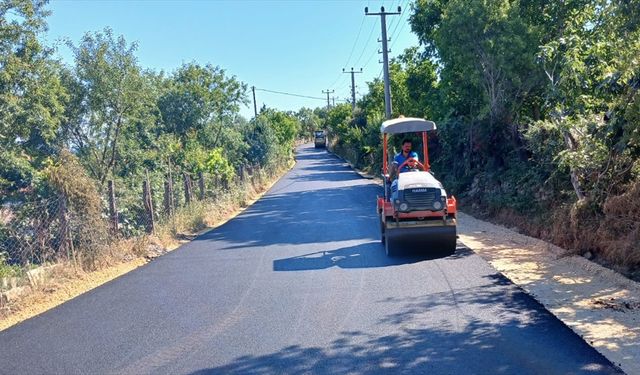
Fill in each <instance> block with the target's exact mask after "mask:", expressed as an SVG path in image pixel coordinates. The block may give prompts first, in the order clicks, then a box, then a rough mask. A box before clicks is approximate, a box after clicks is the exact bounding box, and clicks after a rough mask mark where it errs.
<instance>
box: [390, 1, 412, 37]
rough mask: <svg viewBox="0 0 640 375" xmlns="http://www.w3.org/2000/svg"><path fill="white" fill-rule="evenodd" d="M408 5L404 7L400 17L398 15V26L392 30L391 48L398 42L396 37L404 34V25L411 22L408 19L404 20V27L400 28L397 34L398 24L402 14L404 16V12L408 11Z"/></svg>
mask: <svg viewBox="0 0 640 375" xmlns="http://www.w3.org/2000/svg"><path fill="white" fill-rule="evenodd" d="M407 7H408V4H407V6H405V8H403V9H402V13H401V14H400V17H398V23H396V27H395V28H394V29H393V31H392V32H391V45H390V46H389V48H392V47H393V45H394V44H396V39H397V38H396V37H397V36H400V34H402V30H404V27H405V26H407V24H408V23H409V20H407V21H406V22H402V27H400V30H398V34H396V29H398V25H399V24H400V23H401V20H402V16H404V13H405V12H406V10H407Z"/></svg>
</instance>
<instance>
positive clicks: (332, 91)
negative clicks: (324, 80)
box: [322, 89, 336, 110]
mask: <svg viewBox="0 0 640 375" xmlns="http://www.w3.org/2000/svg"><path fill="white" fill-rule="evenodd" d="M334 92H336V90H331V91H329V89H327V91H324V90H322V93H323V94H327V110H329V107H330V106H331V104H330V103H329V94H333V93H334Z"/></svg>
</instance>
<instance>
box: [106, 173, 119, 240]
mask: <svg viewBox="0 0 640 375" xmlns="http://www.w3.org/2000/svg"><path fill="white" fill-rule="evenodd" d="M108 188H109V218H110V219H111V230H112V231H113V233H114V234H117V233H118V209H117V208H116V190H115V187H114V185H113V180H109V182H108Z"/></svg>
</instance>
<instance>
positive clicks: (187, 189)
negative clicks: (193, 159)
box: [183, 172, 193, 205]
mask: <svg viewBox="0 0 640 375" xmlns="http://www.w3.org/2000/svg"><path fill="white" fill-rule="evenodd" d="M183 176H184V200H185V205H188V204H189V203H191V200H192V199H193V193H192V191H191V177H189V174H188V173H187V172H184V173H183Z"/></svg>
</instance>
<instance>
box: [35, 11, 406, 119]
mask: <svg viewBox="0 0 640 375" xmlns="http://www.w3.org/2000/svg"><path fill="white" fill-rule="evenodd" d="M398 5H400V6H401V7H402V10H403V13H402V15H401V16H389V17H388V18H387V29H388V35H389V37H391V39H392V40H391V42H390V43H389V45H390V48H391V54H390V56H396V55H397V54H399V53H401V52H402V51H403V50H404V49H405V48H406V47H409V46H413V45H417V43H418V41H417V38H416V36H415V35H414V34H412V33H411V27H410V26H409V25H408V17H409V14H410V7H409V2H408V0H387V1H382V0H368V1H367V0H363V1H328V0H325V1H204V0H202V1H177V0H164V1H157V0H146V1H124V0H121V1H115V0H109V1H107V0H100V1H98V0H92V1H68V0H52V1H51V2H50V3H49V6H48V7H49V9H50V10H51V11H52V15H51V16H50V17H49V18H48V24H49V31H48V33H47V38H46V39H47V40H48V42H50V43H54V44H57V45H58V51H57V54H58V56H59V57H60V58H62V60H63V61H65V62H68V63H71V62H72V57H71V53H70V51H69V50H68V48H67V47H66V46H64V44H63V43H62V42H61V40H63V38H68V39H70V40H71V41H72V42H74V43H77V42H78V41H79V40H80V38H81V36H82V35H83V34H84V33H85V32H87V31H98V30H102V29H103V28H105V27H110V28H111V29H113V31H114V34H115V35H123V36H124V37H125V39H126V40H127V41H128V42H137V43H138V50H137V56H138V59H139V62H140V64H141V65H142V66H143V67H145V68H151V69H155V70H165V71H169V72H170V71H173V70H175V69H176V68H177V67H179V66H180V65H181V64H183V63H186V62H191V61H195V62H198V63H201V64H206V63H211V64H213V65H219V66H220V67H222V68H223V69H225V70H226V71H227V72H228V73H229V74H231V75H235V76H236V77H237V78H238V79H239V80H241V81H243V82H245V83H247V84H248V85H249V86H252V85H255V86H256V88H262V89H268V90H275V91H282V92H289V93H295V94H302V95H308V96H314V97H319V98H321V97H325V98H326V95H325V94H323V93H322V90H327V89H332V90H335V94H333V95H335V97H336V100H339V99H345V98H347V97H350V95H351V94H350V83H351V82H350V75H349V74H343V73H342V68H346V69H350V68H351V67H352V66H353V67H354V68H355V69H359V68H363V73H362V74H357V75H356V85H357V86H359V88H357V91H358V92H360V93H361V94H364V93H365V92H366V85H365V82H366V81H370V80H372V79H373V78H376V77H378V76H379V75H380V73H381V71H382V64H379V63H378V60H379V59H381V58H382V57H381V55H379V54H378V53H377V51H378V50H379V49H381V43H378V39H379V38H380V17H375V16H365V15H364V7H365V6H368V7H369V11H370V12H376V11H379V9H380V7H381V6H385V8H386V9H387V10H395V9H396V8H397V6H398ZM256 96H257V98H256V99H257V102H258V106H260V105H262V104H266V105H267V106H268V107H273V108H278V109H282V110H297V109H299V108H300V107H302V106H306V107H312V108H313V107H316V106H321V105H324V104H326V100H325V101H324V102H323V101H322V100H316V99H305V98H297V97H291V96H284V95H278V94H273V93H268V92H264V91H257V92H256ZM241 113H242V114H243V115H244V116H245V117H247V118H250V117H252V116H253V108H252V105H250V106H248V107H246V108H243V109H242V111H241Z"/></svg>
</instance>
